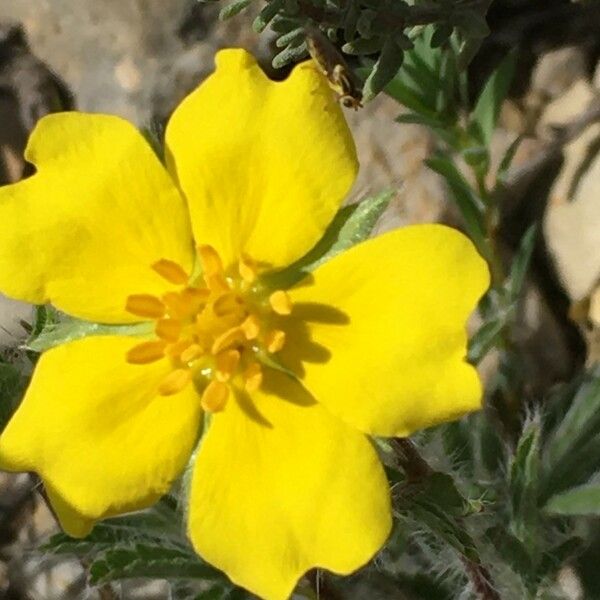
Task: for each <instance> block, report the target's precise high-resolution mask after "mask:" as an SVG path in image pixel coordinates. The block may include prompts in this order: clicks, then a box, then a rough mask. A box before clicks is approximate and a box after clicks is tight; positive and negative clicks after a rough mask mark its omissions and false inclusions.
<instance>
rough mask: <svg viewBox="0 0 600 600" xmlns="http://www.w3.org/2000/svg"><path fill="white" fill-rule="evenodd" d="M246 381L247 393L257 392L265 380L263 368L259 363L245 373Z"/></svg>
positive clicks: (253, 364)
mask: <svg viewBox="0 0 600 600" xmlns="http://www.w3.org/2000/svg"><path fill="white" fill-rule="evenodd" d="M244 379H245V380H246V383H245V386H244V387H245V388H246V391H247V392H256V390H258V388H259V387H260V384H261V383H262V380H263V374H262V368H261V366H260V364H259V363H257V362H255V363H252V364H251V365H250V366H249V367H248V368H247V369H246V370H245V371H244Z"/></svg>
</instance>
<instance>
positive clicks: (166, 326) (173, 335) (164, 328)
mask: <svg viewBox="0 0 600 600" xmlns="http://www.w3.org/2000/svg"><path fill="white" fill-rule="evenodd" d="M154 331H155V333H156V335H157V336H158V337H159V338H161V339H163V340H167V341H168V342H176V341H177V340H178V339H179V334H180V333H181V321H178V320H177V319H159V320H158V321H157V322H156V327H155V328H154Z"/></svg>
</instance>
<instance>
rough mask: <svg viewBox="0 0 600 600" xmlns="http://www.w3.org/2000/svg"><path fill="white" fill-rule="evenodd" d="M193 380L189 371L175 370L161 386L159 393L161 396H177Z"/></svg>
mask: <svg viewBox="0 0 600 600" xmlns="http://www.w3.org/2000/svg"><path fill="white" fill-rule="evenodd" d="M191 380H192V372H191V371H190V370H189V369H175V371H171V372H170V373H169V374H168V375H167V376H166V377H165V378H164V379H163V380H162V381H161V382H160V384H159V386H158V393H159V394H160V395H161V396H172V395H173V394H177V393H178V392H180V391H181V390H183V388H184V387H185V386H186V385H187V384H188V383H189V382H190V381H191Z"/></svg>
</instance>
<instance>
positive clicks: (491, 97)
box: [472, 52, 516, 147]
mask: <svg viewBox="0 0 600 600" xmlns="http://www.w3.org/2000/svg"><path fill="white" fill-rule="evenodd" d="M515 61H516V54H515V53H514V52H510V53H509V54H508V55H507V56H506V57H505V58H504V60H503V61H502V62H501V63H500V66H499V67H498V68H497V69H496V71H494V73H493V74H492V76H491V77H490V78H489V79H488V81H487V83H486V84H485V86H484V88H483V90H482V92H481V94H480V96H479V99H478V100H477V103H476V104H475V108H474V109H473V113H472V118H473V122H474V123H475V124H476V125H477V126H478V127H479V130H480V132H481V136H482V142H483V143H484V145H485V146H488V147H489V145H490V143H491V141H492V135H493V133H494V129H495V128H496V123H497V122H498V117H499V116H500V109H501V108H502V103H503V102H504V100H505V98H506V96H507V94H508V90H509V88H510V84H511V82H512V79H513V75H514V71H515Z"/></svg>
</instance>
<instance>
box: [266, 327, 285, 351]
mask: <svg viewBox="0 0 600 600" xmlns="http://www.w3.org/2000/svg"><path fill="white" fill-rule="evenodd" d="M284 345H285V331H281V329H274V330H273V331H269V333H267V335H266V336H265V346H266V348H267V350H268V351H269V352H270V353H271V354H274V353H275V352H279V351H280V350H281V349H282V348H283V346H284Z"/></svg>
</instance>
